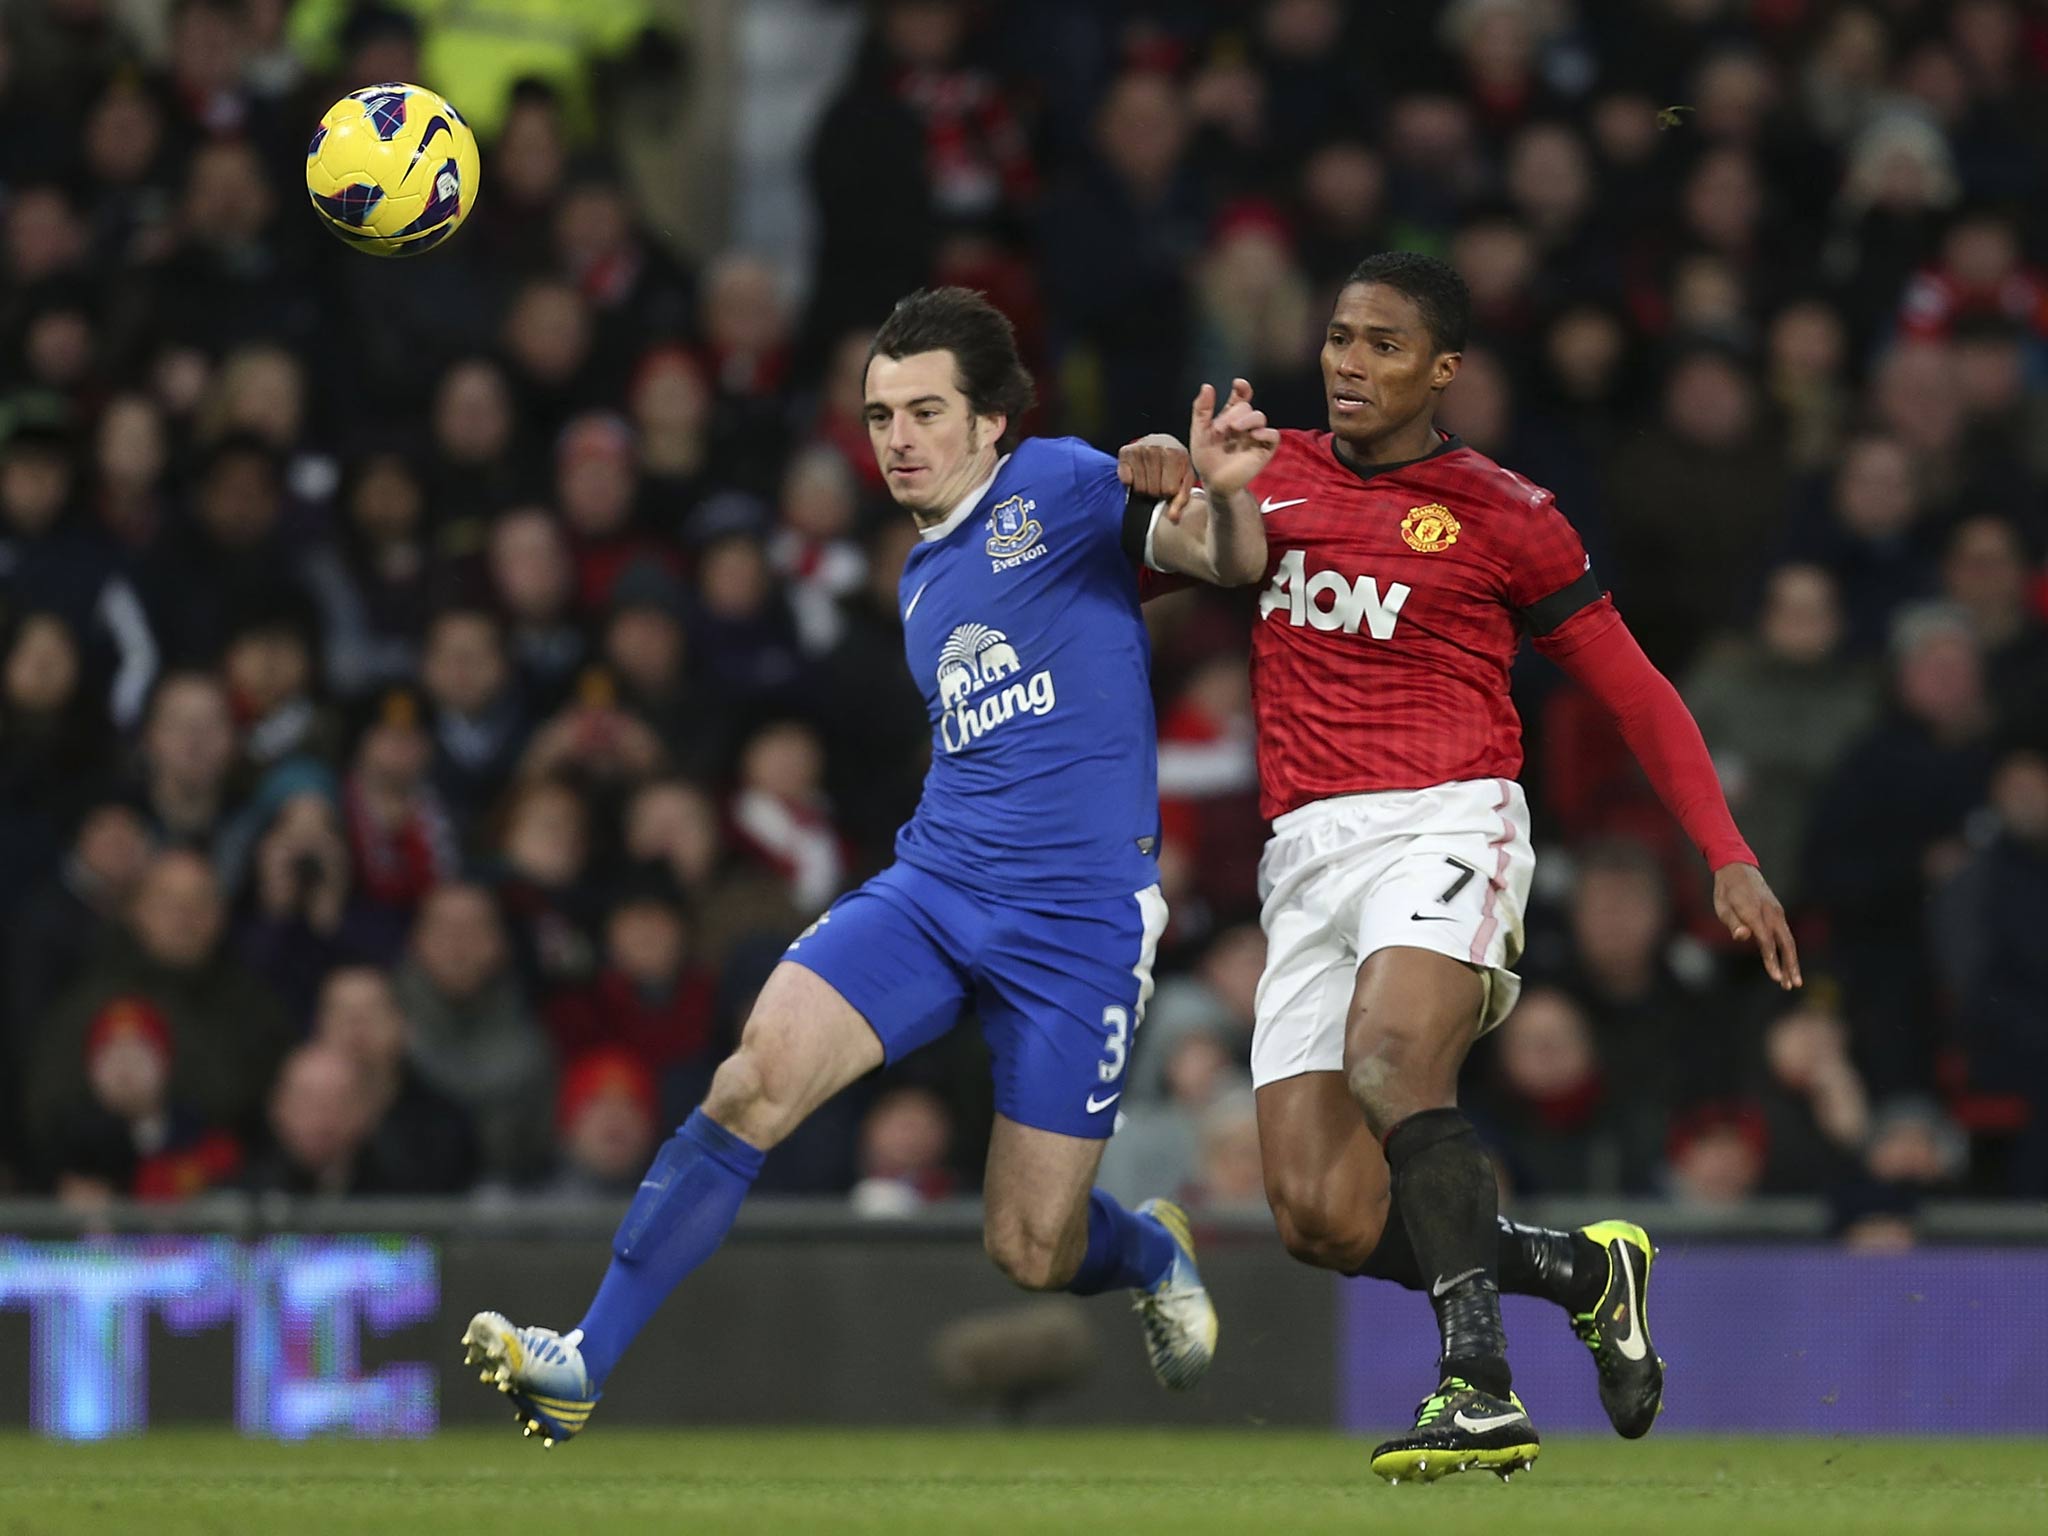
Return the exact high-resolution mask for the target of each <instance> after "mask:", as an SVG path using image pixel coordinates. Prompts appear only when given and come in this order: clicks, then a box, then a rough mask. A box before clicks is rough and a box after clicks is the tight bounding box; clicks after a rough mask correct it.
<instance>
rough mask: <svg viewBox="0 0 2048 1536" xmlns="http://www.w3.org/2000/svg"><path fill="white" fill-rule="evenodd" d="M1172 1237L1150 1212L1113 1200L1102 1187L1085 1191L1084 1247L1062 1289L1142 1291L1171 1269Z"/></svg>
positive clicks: (1094, 1292) (1081, 1292)
mask: <svg viewBox="0 0 2048 1536" xmlns="http://www.w3.org/2000/svg"><path fill="white" fill-rule="evenodd" d="M1176 1251H1177V1249H1176V1248H1175V1246H1174V1241H1173V1236H1172V1234H1171V1233H1169V1232H1168V1231H1167V1230H1166V1228H1165V1227H1163V1226H1161V1225H1160V1224H1159V1223H1158V1222H1157V1221H1156V1220H1154V1219H1153V1218H1152V1217H1150V1216H1140V1215H1138V1214H1137V1213H1136V1212H1135V1211H1127V1210H1125V1209H1124V1208H1123V1207H1122V1206H1120V1205H1118V1204H1117V1203H1116V1200H1115V1198H1114V1197H1113V1196H1111V1195H1110V1194H1109V1193H1108V1192H1107V1191H1104V1190H1100V1189H1091V1190H1090V1191H1089V1192H1088V1251H1087V1252H1086V1253H1085V1254H1083V1255H1082V1256H1081V1267H1080V1268H1079V1269H1077V1270H1075V1271H1074V1278H1073V1279H1072V1280H1071V1281H1069V1282H1068V1284H1067V1289H1068V1290H1070V1291H1072V1292H1073V1293H1074V1294H1075V1295H1076V1296H1097V1295H1100V1294H1101V1293H1102V1292H1104V1291H1144V1290H1150V1289H1151V1288H1152V1287H1153V1286H1155V1285H1157V1284H1158V1283H1159V1282H1160V1280H1161V1279H1163V1278H1164V1277H1165V1275H1166V1272H1167V1270H1169V1269H1171V1268H1172V1267H1173V1256H1174V1254H1175V1252H1176Z"/></svg>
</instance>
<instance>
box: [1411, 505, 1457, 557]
mask: <svg viewBox="0 0 2048 1536" xmlns="http://www.w3.org/2000/svg"><path fill="white" fill-rule="evenodd" d="M1401 537H1402V538H1404V539H1406V540H1407V541H1408V547H1409V548H1410V549H1412V550H1414V551H1415V552H1416V553H1417V554H1421V555H1434V554H1436V553H1438V552H1439V551H1441V550H1446V549H1449V548H1450V547H1451V546H1452V545H1453V544H1455V543H1457V542H1458V520H1457V519H1456V518H1455V517H1453V516H1451V509H1450V508H1449V507H1447V506H1445V505H1444V504H1443V503H1442V502H1439V501H1432V502H1431V503H1430V504H1429V505H1428V506H1426V507H1410V508H1409V509H1408V515H1407V516H1406V517H1404V518H1402V519H1401Z"/></svg>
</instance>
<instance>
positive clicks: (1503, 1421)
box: [1451, 1408, 1522, 1435]
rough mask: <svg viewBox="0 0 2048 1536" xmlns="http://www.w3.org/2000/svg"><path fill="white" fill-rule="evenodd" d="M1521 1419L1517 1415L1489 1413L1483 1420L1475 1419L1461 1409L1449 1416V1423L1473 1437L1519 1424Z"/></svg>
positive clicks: (1519, 1415) (1520, 1416)
mask: <svg viewBox="0 0 2048 1536" xmlns="http://www.w3.org/2000/svg"><path fill="white" fill-rule="evenodd" d="M1521 1419H1522V1415H1521V1414H1519V1413H1490V1414H1488V1415H1487V1416H1486V1417H1485V1418H1483V1419H1475V1418H1473V1417H1472V1416H1471V1415H1470V1414H1468V1413H1466V1412H1465V1410H1464V1409H1462V1408H1460V1409H1459V1410H1458V1411H1457V1412H1456V1413H1454V1414H1452V1415H1451V1421H1452V1422H1453V1423H1454V1424H1456V1425H1457V1426H1458V1428H1460V1429H1463V1430H1469V1431H1470V1432H1471V1433H1473V1434H1475V1435H1483V1434H1485V1433H1486V1432H1487V1431H1488V1430H1489V1429H1499V1428H1501V1427H1502V1426H1504V1425H1508V1424H1516V1423H1519V1422H1520V1421H1521Z"/></svg>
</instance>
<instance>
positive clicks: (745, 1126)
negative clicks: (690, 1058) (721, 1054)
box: [704, 1041, 795, 1148]
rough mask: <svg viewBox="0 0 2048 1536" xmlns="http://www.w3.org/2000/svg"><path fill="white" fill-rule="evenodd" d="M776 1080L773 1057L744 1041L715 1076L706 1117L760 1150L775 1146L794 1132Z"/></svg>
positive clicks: (706, 1103)
mask: <svg viewBox="0 0 2048 1536" xmlns="http://www.w3.org/2000/svg"><path fill="white" fill-rule="evenodd" d="M777 1076H778V1072H777V1065H776V1063H775V1061H774V1060H773V1058H772V1056H771V1055H770V1053H769V1052H767V1051H764V1050H763V1049H761V1048H760V1047H759V1046H758V1045H752V1044H749V1043H748V1042H746V1041H742V1042H741V1043H740V1048H739V1049H738V1050H736V1051H734V1052H733V1053H732V1054H731V1055H730V1056H728V1057H726V1058H725V1060H724V1061H723V1062H722V1063H720V1064H719V1068H718V1071H717V1072H716V1073H714V1074H713V1075H712V1078H711V1091H710V1092H709V1093H707V1094H706V1095H705V1096H704V1113H705V1114H707V1115H709V1116H710V1117H711V1118H712V1119H713V1120H715V1121H717V1122H718V1123H719V1124H720V1125H722V1126H724V1127H725V1128H726V1129H727V1130H729V1131H731V1132H733V1133H734V1134H735V1135H737V1136H741V1137H743V1138H745V1139H746V1140H747V1141H749V1142H752V1143H753V1144H754V1145H755V1146H757V1147H762V1148H767V1147H771V1146H774V1145H775V1144H776V1143H777V1142H779V1141H781V1140H782V1139H783V1138H784V1137H785V1136H787V1135H788V1134H789V1133H790V1131H792V1130H793V1129H795V1126H794V1125H793V1124H791V1123H789V1122H790V1119H791V1113H792V1112H791V1108H790V1105H789V1104H788V1102H787V1095H778V1093H777V1090H776V1078H777Z"/></svg>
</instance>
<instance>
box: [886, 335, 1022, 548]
mask: <svg viewBox="0 0 2048 1536" xmlns="http://www.w3.org/2000/svg"><path fill="white" fill-rule="evenodd" d="M958 380H959V370H958V368H957V366H956V365H955V363H954V361H953V354H952V353H951V352H913V353H912V354H910V356H908V357H877V358H876V359H875V360H874V361H873V362H871V363H869V364H868V375H867V385H866V398H865V401H864V403H863V404H862V407H861V411H862V414H863V416H865V417H866V419H867V425H868V441H869V442H870V443H872V444H873V445H874V449H875V462H876V463H877V464H879V465H880V466H881V468H882V478H883V480H884V481H886V482H887V484H888V487H889V494H890V495H891V496H893V497H895V498H896V504H897V505H898V506H900V507H902V508H903V509H904V510H905V511H907V512H909V513H910V514H911V515H912V516H913V517H915V518H917V520H918V521H919V522H925V523H929V522H936V521H938V520H939V519H941V518H943V517H944V516H945V515H946V514H947V513H948V512H950V511H952V510H953V507H954V505H955V504H956V503H957V502H958V501H959V500H960V498H961V497H962V496H965V495H966V494H967V493H968V492H969V491H971V490H973V489H974V487H975V486H977V485H979V484H980V483H981V482H982V481H983V480H986V479H987V478H988V476H989V473H990V471H992V470H993V469H994V468H995V464H996V444H997V442H998V441H999V440H1000V439H1001V437H1002V435H1003V428H1004V426H1005V425H1006V423H1005V421H1004V419H1003V418H1002V417H1001V416H977V415H975V414H974V409H973V407H972V406H970V405H969V404H968V403H967V397H966V396H965V395H964V394H962V393H961V392H960V385H959V382H958Z"/></svg>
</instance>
